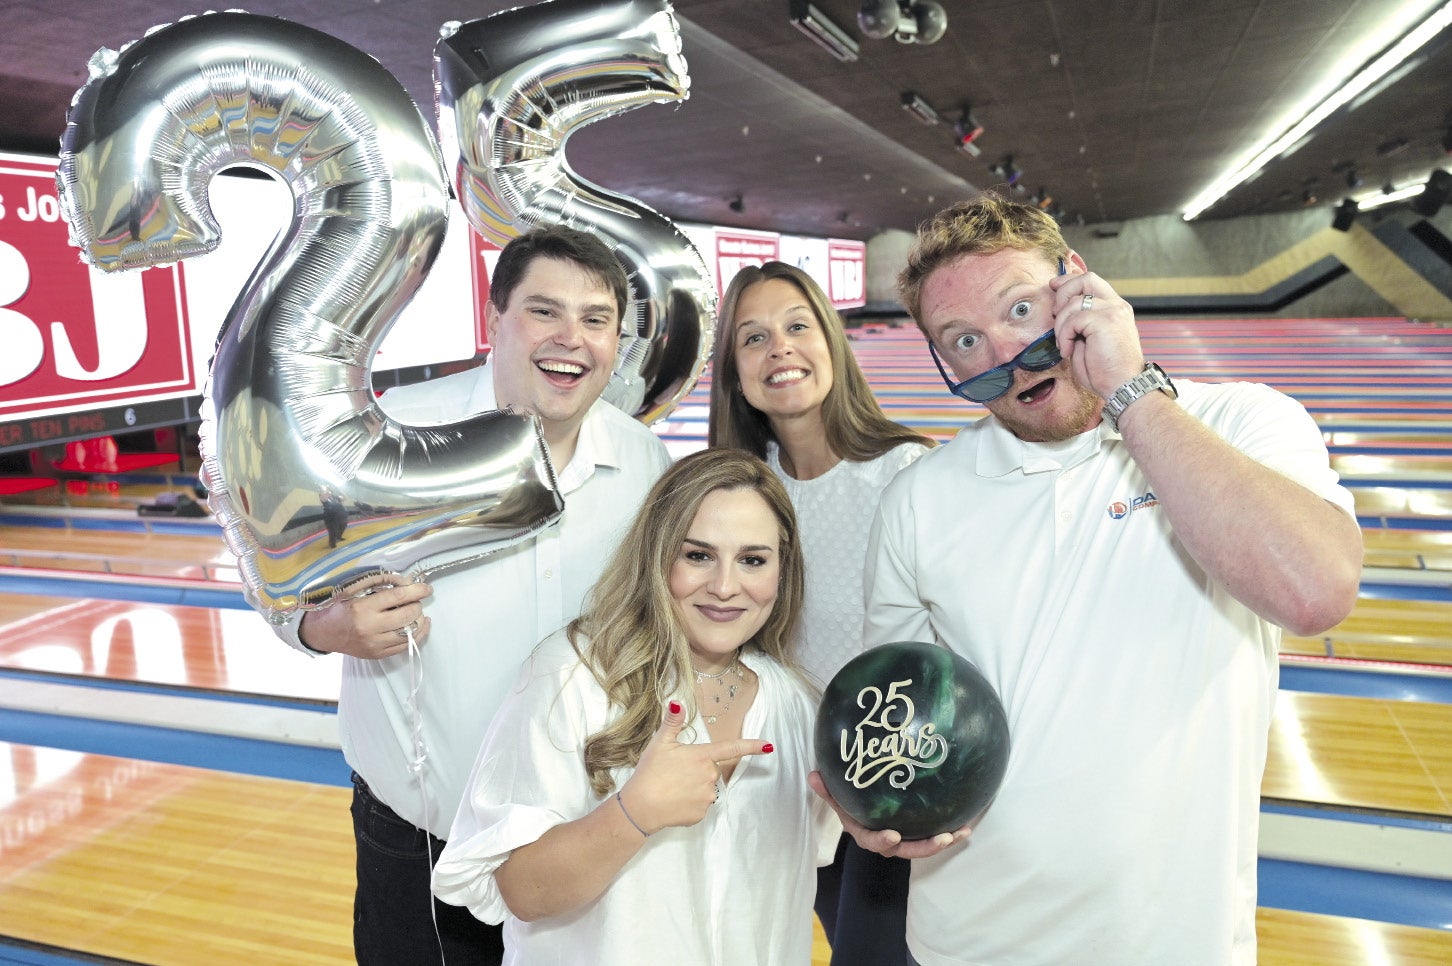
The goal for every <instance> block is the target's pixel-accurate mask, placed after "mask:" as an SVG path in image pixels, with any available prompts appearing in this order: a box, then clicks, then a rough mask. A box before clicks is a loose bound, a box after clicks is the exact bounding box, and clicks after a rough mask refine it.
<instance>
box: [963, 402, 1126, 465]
mask: <svg viewBox="0 0 1452 966" xmlns="http://www.w3.org/2000/svg"><path fill="white" fill-rule="evenodd" d="M981 432H982V433H983V440H982V442H981V443H980V444H979V446H978V463H977V466H975V467H974V470H975V472H977V474H978V475H979V476H983V477H998V476H1007V475H1008V474H1009V473H1012V472H1014V471H1015V470H1019V471H1022V472H1024V473H1045V472H1050V471H1053V470H1063V469H1067V468H1069V467H1071V466H1075V465H1077V464H1079V463H1082V462H1084V461H1085V460H1087V459H1089V458H1090V457H1092V456H1095V455H1096V454H1098V452H1099V451H1100V449H1101V448H1102V447H1103V444H1104V442H1105V440H1106V439H1117V438H1118V436H1117V434H1113V433H1111V432H1110V430H1109V426H1108V424H1106V423H1103V422H1101V423H1100V424H1099V425H1098V426H1096V427H1094V428H1093V429H1090V430H1087V431H1085V432H1083V433H1080V434H1079V435H1078V436H1075V437H1073V438H1071V439H1066V440H1063V441H1062V442H1058V443H1027V442H1024V441H1023V440H1021V439H1019V438H1018V437H1017V436H1015V435H1013V433H1010V432H1009V431H1008V430H1007V429H1006V428H1004V425H1003V423H1001V422H999V421H998V419H997V418H996V417H994V416H987V417H985V418H984V420H983V429H982V430H981Z"/></svg>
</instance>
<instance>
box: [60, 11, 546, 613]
mask: <svg viewBox="0 0 1452 966" xmlns="http://www.w3.org/2000/svg"><path fill="white" fill-rule="evenodd" d="M238 162H242V163H246V164H250V165H253V166H258V167H262V168H265V169H267V170H269V171H271V172H274V173H275V174H276V175H278V176H279V177H280V178H281V179H282V180H283V181H285V182H286V183H287V185H288V186H289V188H290V189H291V191H292V194H293V218H292V221H291V224H290V225H288V226H287V227H285V228H284V230H283V231H282V232H281V233H280V234H279V236H278V238H277V240H276V241H275V242H274V243H273V246H272V248H271V249H270V250H269V252H268V253H267V254H266V255H265V256H264V258H263V260H262V262H260V263H259V264H258V265H257V266H256V267H255V268H254V269H253V270H252V275H251V278H250V279H249V280H248V282H247V285H246V286H245V288H244V289H243V291H242V293H241V295H240V296H239V297H238V299H237V302H236V303H235V304H234V306H233V308H232V310H231V312H230V314H229V316H228V319H227V321H226V323H225V325H224V327H223V330H222V333H221V337H220V340H219V343H218V346H217V353H216V357H215V359H214V360H213V363H212V371H211V378H210V380H209V383H208V387H207V392H206V399H205V402H204V407H205V409H206V410H209V411H204V420H203V469H202V473H203V479H204V481H205V482H206V484H207V487H208V489H209V490H210V491H211V499H210V503H211V507H212V510H213V512H214V513H215V515H216V516H217V518H218V519H219V521H220V522H221V523H222V525H223V528H224V531H225V533H226V537H227V542H228V545H229V546H230V547H231V549H232V551H233V552H234V553H235V554H236V555H237V558H238V561H239V565H240V567H241V571H242V577H243V583H244V585H245V587H246V590H247V592H248V594H249V596H250V598H251V599H252V601H253V603H254V605H255V606H257V607H258V608H259V609H260V610H262V611H263V612H264V613H266V614H268V616H269V617H270V618H271V619H273V620H275V621H281V620H285V619H287V617H288V615H289V614H291V613H293V612H294V611H296V610H297V609H298V608H308V607H314V606H321V605H323V604H326V603H327V602H328V601H329V600H331V599H333V597H334V596H335V595H336V594H337V593H338V592H339V591H340V590H342V589H343V588H345V587H346V586H347V585H348V583H350V582H351V581H352V580H353V579H355V578H356V577H358V576H360V575H361V574H363V573H369V572H376V571H378V570H403V569H406V568H408V567H411V566H415V565H419V564H420V562H421V561H425V560H426V559H428V558H434V557H435V555H438V554H445V555H446V556H447V555H450V554H452V555H454V557H457V556H458V555H459V554H460V552H461V551H464V550H465V548H467V549H478V550H479V551H480V552H487V551H488V550H489V548H493V549H499V548H500V547H503V546H506V545H507V544H508V543H510V542H513V541H514V540H515V539H517V538H518V537H521V536H523V535H525V534H527V533H529V532H531V531H532V530H534V529H536V528H538V527H540V526H542V525H544V524H546V523H548V522H549V521H550V520H551V519H553V518H555V517H556V516H557V515H558V513H559V512H560V508H561V506H562V503H561V500H560V497H559V494H558V492H557V488H556V486H555V481H554V472H553V469H552V468H551V467H550V464H549V460H548V450H547V449H546V447H545V445H544V442H543V437H542V435H541V433H540V429H539V425H538V422H537V420H535V419H534V418H533V417H526V416H519V415H514V414H511V413H508V412H496V413H488V414H483V415H480V416H475V417H471V418H469V419H467V420H464V421H461V422H456V423H451V424H447V425H439V426H433V427H417V426H407V425H401V424H400V423H398V422H397V421H395V420H393V419H391V418H390V417H389V416H388V415H387V414H386V413H385V412H384V411H383V410H382V409H381V408H380V407H379V406H378V404H377V402H376V401H375V399H374V396H373V392H372V387H371V379H370V366H371V363H372V360H373V357H374V355H375V353H376V351H377V348H378V345H379V343H380V342H381V341H382V340H383V337H384V335H385V334H386V333H387V331H388V329H389V327H390V326H391V325H392V324H393V321H394V319H395V318H396V317H397V315H398V313H399V311H401V309H402V308H403V306H404V305H405V304H406V303H407V301H408V300H409V298H411V297H412V295H413V293H414V291H415V290H416V289H417V288H418V286H419V284H420V283H421V282H422V280H423V278H424V277H425V275H426V274H427V272H428V270H429V268H430V267H431V266H432V264H433V260H434V257H435V256H436V255H437V253H438V250H439V246H440V244H441V242H442V240H443V232H444V227H445V223H446V220H447V208H448V195H447V190H446V182H445V180H444V174H443V167H442V163H441V159H440V156H439V152H438V150H437V147H436V145H435V142H434V139H433V137H432V135H431V133H430V131H429V129H428V127H427V125H426V124H425V123H424V121H423V118H422V117H421V116H420V114H419V112H418V108H417V107H416V106H415V105H414V103H413V102H412V101H411V100H410V99H409V97H408V95H407V93H406V92H405V91H404V89H403V88H402V86H401V85H400V84H399V83H398V82H397V80H396V79H395V78H394V77H393V76H392V75H391V74H390V73H389V72H388V71H387V70H385V69H384V68H383V67H382V66H381V65H380V64H379V63H378V62H377V61H376V60H374V59H373V58H371V57H369V56H367V55H366V54H364V53H363V52H361V51H359V50H357V49H355V48H353V47H351V46H349V45H347V44H345V43H343V42H342V41H340V40H338V39H336V38H334V37H331V36H328V35H327V34H324V33H321V32H319V31H316V30H312V29H310V28H306V27H303V26H300V25H297V24H294V23H290V22H288V21H285V20H279V19H275V18H271V17H262V16H254V15H251V14H246V13H240V12H227V13H212V14H205V15H202V16H198V17H193V18H189V19H185V20H182V21H179V22H177V23H175V24H172V25H169V26H165V27H161V28H158V29H156V30H154V31H152V32H151V33H149V34H147V35H146V36H145V37H144V38H142V39H141V40H138V41H136V42H134V43H132V44H129V45H127V46H126V47H123V48H122V49H121V50H120V51H119V52H116V53H113V52H112V51H109V50H105V49H103V50H101V51H100V52H98V53H97V54H96V56H95V57H93V58H92V60H91V76H90V79H89V80H88V81H87V83H86V84H85V85H84V86H83V87H82V88H81V89H80V91H79V92H78V93H77V94H76V97H75V99H74V101H73V102H72V105H71V109H70V112H69V114H68V116H67V124H66V130H65V134H64V136H63V138H62V142H61V163H60V167H59V169H58V172H57V182H58V187H59V194H60V198H61V201H62V204H63V206H64V208H65V211H66V214H67V215H68V217H69V219H70V222H71V228H72V232H73V234H74V240H75V241H76V244H77V245H78V246H79V247H81V248H82V252H83V255H84V256H85V257H86V258H87V259H88V260H89V261H90V262H91V263H92V264H93V265H95V266H97V267H99V268H101V269H104V270H107V271H111V270H118V269H125V268H132V267H139V266H147V265H154V264H159V263H165V262H171V261H175V260H178V259H183V258H187V257H188V256H192V255H197V254H201V253H203V252H208V251H211V250H213V249H214V248H215V247H216V246H217V244H218V243H219V241H220V232H219V229H218V226H217V224H216V222H215V219H214V218H213V217H212V213H211V210H210V207H209V205H208V202H207V189H208V185H209V182H210V180H211V178H212V176H213V175H214V174H215V173H216V172H217V171H218V170H220V169H221V168H223V167H225V166H227V165H231V164H235V163H238ZM465 555H466V556H467V553H465ZM420 569H426V568H423V567H420Z"/></svg>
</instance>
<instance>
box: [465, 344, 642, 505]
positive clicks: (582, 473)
mask: <svg viewBox="0 0 1452 966" xmlns="http://www.w3.org/2000/svg"><path fill="white" fill-rule="evenodd" d="M469 405H470V407H471V408H470V410H469V411H470V412H487V411H488V410H491V409H498V408H499V403H498V402H497V397H496V396H495V394H494V360H493V359H488V360H486V361H485V362H484V364H483V365H482V366H480V367H479V379H478V381H476V382H475V383H474V389H473V391H472V392H471V393H470V395H469ZM609 405H610V404H609V403H608V402H606V401H605V400H603V399H597V400H595V402H594V403H593V404H592V405H591V406H590V408H589V409H588V410H587V411H586V412H585V419H584V421H583V422H582V423H581V424H580V438H579V440H578V441H577V442H576V443H575V455H574V457H573V458H572V459H571V460H570V465H569V466H566V467H564V468H563V469H561V468H560V467H558V466H556V467H555V478H556V479H557V480H558V482H559V485H560V492H562V493H569V492H570V491H572V490H575V489H578V488H579V487H580V486H581V485H582V484H583V483H584V482H585V481H586V480H588V479H589V478H590V477H591V476H592V475H593V474H594V472H595V470H596V468H597V467H601V466H608V467H612V468H615V469H619V468H620V467H621V465H622V464H623V459H622V457H621V454H620V446H619V442H618V440H617V439H616V438H615V434H613V433H611V432H610V417H611V414H610V413H607V412H605V408H606V407H608V406H609Z"/></svg>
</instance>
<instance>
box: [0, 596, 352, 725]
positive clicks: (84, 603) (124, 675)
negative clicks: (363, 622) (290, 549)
mask: <svg viewBox="0 0 1452 966" xmlns="http://www.w3.org/2000/svg"><path fill="white" fill-rule="evenodd" d="M0 669H8V670H11V671H19V672H32V673H35V674H44V675H59V676H75V677H79V678H103V679H112V680H116V681H127V682H134V683H141V684H147V685H161V686H169V687H177V688H188V689H195V690H200V691H219V692H229V693H237V694H252V695H266V696H271V697H280V698H291V699H300V700H305V701H315V702H333V703H335V702H336V701H337V699H338V687H339V680H340V674H341V666H340V662H338V661H334V660H330V659H327V658H321V659H319V658H313V657H309V656H307V655H304V654H302V653H300V652H298V651H295V650H293V649H292V648H290V647H288V646H287V645H285V644H283V643H282V642H281V641H279V640H278V639H277V638H276V637H275V636H274V635H273V634H272V631H271V630H270V629H269V628H268V627H267V625H266V623H265V622H264V621H263V620H262V619H261V618H260V617H258V616H257V615H256V614H255V613H253V612H252V611H250V610H245V609H226V608H216V607H192V606H185V605H167V604H147V603H135V602H130V601H118V600H77V599H74V598H64V597H45V596H34V595H29V594H8V593H0Z"/></svg>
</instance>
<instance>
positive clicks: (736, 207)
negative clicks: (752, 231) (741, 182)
mask: <svg viewBox="0 0 1452 966" xmlns="http://www.w3.org/2000/svg"><path fill="white" fill-rule="evenodd" d="M726 207H727V208H730V209H731V210H732V211H734V212H736V213H737V214H738V215H739V214H741V213H742V212H743V211H745V210H746V202H745V200H743V199H742V197H741V196H740V195H737V196H736V197H735V198H732V199H731V200H730V201H728V202H727V203H726Z"/></svg>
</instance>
